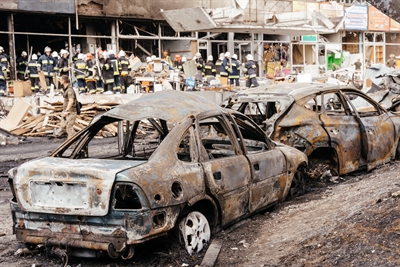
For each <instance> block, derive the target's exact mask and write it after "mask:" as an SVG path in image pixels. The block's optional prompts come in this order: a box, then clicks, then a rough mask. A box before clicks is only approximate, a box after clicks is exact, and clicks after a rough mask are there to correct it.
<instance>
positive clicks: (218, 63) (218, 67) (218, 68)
mask: <svg viewBox="0 0 400 267" xmlns="http://www.w3.org/2000/svg"><path fill="white" fill-rule="evenodd" d="M224 57H225V56H224V53H221V54H219V58H218V59H217V61H216V62H215V70H216V75H215V77H217V78H219V77H221V75H220V73H221V65H222V61H223V60H224Z"/></svg>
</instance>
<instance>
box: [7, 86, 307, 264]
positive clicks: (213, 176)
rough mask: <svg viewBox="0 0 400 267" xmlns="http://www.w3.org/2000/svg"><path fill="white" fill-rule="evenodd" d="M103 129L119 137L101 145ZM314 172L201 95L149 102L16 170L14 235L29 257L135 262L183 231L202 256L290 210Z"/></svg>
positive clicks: (165, 95)
mask: <svg viewBox="0 0 400 267" xmlns="http://www.w3.org/2000/svg"><path fill="white" fill-rule="evenodd" d="M116 124H118V125H116ZM103 127H119V129H120V131H119V132H120V134H119V137H118V138H117V139H115V142H111V143H105V145H104V144H103V143H102V144H98V145H96V144H94V145H92V143H93V142H95V141H96V140H94V136H95V135H96V133H97V132H98V131H101V129H102V128H103ZM111 140H113V139H111ZM99 146H100V149H99ZM306 164H307V157H306V156H305V155H304V153H302V152H300V151H298V150H297V149H294V148H292V147H289V146H286V145H282V144H279V143H277V142H273V141H271V140H270V139H269V138H268V137H267V136H266V135H265V133H264V132H263V131H262V130H261V129H260V128H259V127H258V126H257V125H256V124H255V123H254V122H253V121H251V120H250V119H249V118H247V117H246V116H244V115H243V114H241V113H239V112H235V111H232V110H225V109H223V108H221V107H219V106H217V105H215V104H214V103H212V102H209V101H208V100H206V99H204V98H202V97H199V96H196V95H195V94H192V93H184V92H176V91H168V92H159V93H154V94H149V95H146V96H143V97H142V98H140V99H138V100H135V101H132V102H130V103H128V104H125V105H121V106H119V107H117V108H115V109H113V110H111V111H109V112H106V113H105V114H103V115H102V116H101V117H100V118H99V119H98V120H97V121H96V122H94V123H93V124H91V125H90V126H88V127H87V128H86V129H84V130H83V131H81V132H80V133H78V134H77V135H76V136H75V137H73V138H71V139H70V140H68V141H66V142H65V143H64V144H63V145H62V146H61V147H59V148H58V149H57V150H56V151H55V152H53V154H52V155H51V156H50V157H46V158H42V159H36V160H33V161H30V162H27V163H25V164H23V165H21V166H19V167H18V168H15V169H12V170H10V172H9V174H10V186H11V187H12V191H13V194H14V198H13V200H12V201H11V211H12V217H13V222H14V226H13V227H14V233H15V234H16V237H17V240H19V241H22V242H24V243H26V244H27V246H28V248H32V247H35V245H37V244H44V245H46V246H48V247H52V246H55V247H60V248H67V249H68V251H69V252H70V253H71V254H72V255H77V256H97V255H101V254H107V253H108V255H109V256H110V257H113V258H116V257H119V256H122V257H123V258H124V259H128V258H130V257H132V256H133V254H134V247H135V245H137V244H139V243H142V242H145V241H146V240H149V239H152V238H155V237H158V236H160V235H165V234H167V232H168V231H169V230H171V229H178V230H177V232H178V233H179V236H180V238H181V241H182V243H183V244H184V245H185V247H186V249H187V251H188V252H189V253H193V252H196V251H199V250H201V248H202V247H203V245H204V243H205V242H207V241H208V240H209V238H210V230H209V228H211V229H219V228H220V227H226V226H227V225H229V224H232V223H233V222H235V221H237V220H239V219H241V218H243V217H245V216H248V215H249V214H251V213H254V212H256V211H258V210H261V209H264V208H266V207H268V206H271V205H273V204H275V203H277V202H279V201H282V200H284V199H285V198H286V197H287V196H288V194H291V193H292V192H293V191H294V190H296V187H297V186H298V184H299V182H298V181H301V178H302V171H303V169H304V167H305V166H306ZM196 227H197V228H196Z"/></svg>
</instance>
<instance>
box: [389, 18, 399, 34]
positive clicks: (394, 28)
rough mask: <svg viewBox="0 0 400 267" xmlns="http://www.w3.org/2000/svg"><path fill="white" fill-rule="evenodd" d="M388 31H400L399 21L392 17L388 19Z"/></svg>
mask: <svg viewBox="0 0 400 267" xmlns="http://www.w3.org/2000/svg"><path fill="white" fill-rule="evenodd" d="M390 31H391V32H400V23H398V22H397V21H395V20H394V19H390Z"/></svg>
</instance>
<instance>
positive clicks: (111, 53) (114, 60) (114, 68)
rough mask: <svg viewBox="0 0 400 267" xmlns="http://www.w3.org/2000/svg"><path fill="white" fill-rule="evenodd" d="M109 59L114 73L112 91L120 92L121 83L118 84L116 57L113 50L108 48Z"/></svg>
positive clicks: (118, 74) (118, 75)
mask: <svg viewBox="0 0 400 267" xmlns="http://www.w3.org/2000/svg"><path fill="white" fill-rule="evenodd" d="M108 55H109V57H110V58H109V59H110V60H111V64H112V69H113V73H114V87H113V91H114V93H115V94H119V93H121V84H120V73H119V66H118V59H117V58H116V57H115V53H114V50H111V49H110V50H108Z"/></svg>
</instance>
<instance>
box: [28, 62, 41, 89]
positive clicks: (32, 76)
mask: <svg viewBox="0 0 400 267" xmlns="http://www.w3.org/2000/svg"><path fill="white" fill-rule="evenodd" d="M39 70H40V64H39V63H38V61H37V55H36V54H33V55H32V59H31V61H29V63H28V71H27V74H28V75H29V80H30V81H31V90H32V92H33V93H38V92H39Z"/></svg>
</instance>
